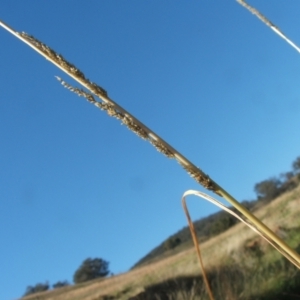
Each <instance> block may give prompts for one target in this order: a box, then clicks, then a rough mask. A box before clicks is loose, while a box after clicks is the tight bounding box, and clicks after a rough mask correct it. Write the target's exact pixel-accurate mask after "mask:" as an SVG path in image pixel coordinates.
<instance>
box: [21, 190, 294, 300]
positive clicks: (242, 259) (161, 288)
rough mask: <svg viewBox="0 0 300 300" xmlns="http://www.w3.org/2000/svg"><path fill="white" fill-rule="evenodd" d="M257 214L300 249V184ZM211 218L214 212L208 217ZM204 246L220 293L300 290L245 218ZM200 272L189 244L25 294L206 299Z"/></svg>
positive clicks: (64, 298)
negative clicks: (119, 269)
mask: <svg viewBox="0 0 300 300" xmlns="http://www.w3.org/2000/svg"><path fill="white" fill-rule="evenodd" d="M255 215H256V216H258V217H259V218H260V219H262V220H263V221H264V222H265V223H266V224H267V225H268V226H270V227H271V228H272V229H273V230H274V231H275V232H276V233H277V234H278V235H280V236H281V237H282V238H283V239H285V240H286V241H287V242H288V243H289V244H290V245H291V246H292V247H293V248H295V249H297V251H298V250H299V251H300V218H299V215H300V186H299V185H298V186H297V188H295V189H293V190H291V191H289V192H286V193H284V194H282V195H281V196H279V197H277V198H276V199H275V200H274V201H272V202H270V203H268V204H266V205H264V206H262V207H261V208H259V209H257V210H256V211H255ZM210 218H214V217H208V218H206V219H207V220H210ZM199 226H200V225H199ZM201 249H202V255H203V259H204V263H205V266H206V269H207V270H208V272H209V278H210V282H211V286H212V289H213V293H214V295H215V297H216V299H232V300H234V299H275V298H274V297H275V296H274V295H276V299H285V300H287V299H296V298H293V296H292V295H295V294H296V295H298V297H299V295H300V272H299V270H297V269H296V268H295V267H294V266H293V265H291V264H290V263H289V262H287V261H286V260H285V259H284V258H282V256H281V255H280V254H278V253H277V252H276V251H275V250H273V248H272V247H271V246H269V245H268V244H267V243H266V242H265V241H263V240H262V239H261V238H259V237H257V236H256V234H255V233H254V232H253V231H251V230H249V229H248V228H247V227H246V226H245V225H244V224H240V223H238V224H235V225H233V226H232V227H231V228H229V229H228V230H226V231H225V232H223V233H221V234H218V235H216V236H214V237H212V238H210V239H207V240H206V241H204V242H202V243H201ZM199 273H200V271H199V267H198V263H197V259H196V256H195V252H194V249H193V248H188V249H185V250H182V251H180V252H178V253H176V254H174V255H172V256H169V257H167V258H164V259H160V260H158V261H156V262H153V263H149V264H147V265H144V266H140V267H136V268H135V269H133V270H131V271H129V272H127V273H124V274H119V275H116V276H113V277H110V278H106V279H101V280H94V281H90V282H86V283H84V284H80V285H76V286H69V287H63V288H60V289H57V290H53V291H48V292H44V293H41V294H33V295H31V296H28V297H25V298H23V299H26V300H33V299H39V300H71V299H72V300H74V299H76V300H109V299H110V300H113V299H119V300H125V299H126V300H127V299H132V300H134V299H135V300H143V299H154V298H153V297H154V295H156V298H157V299H166V300H167V299H174V300H175V299H178V300H179V299H192V294H196V295H197V296H196V297H195V298H194V299H206V298H205V296H204V295H205V291H204V289H203V287H202V281H201V276H199ZM253 274H255V276H253ZM179 295H181V296H179ZM224 295H226V297H225V296H224ZM280 295H281V296H280ZM280 297H282V298H280Z"/></svg>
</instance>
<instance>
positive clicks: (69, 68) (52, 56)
mask: <svg viewBox="0 0 300 300" xmlns="http://www.w3.org/2000/svg"><path fill="white" fill-rule="evenodd" d="M0 26H2V27H3V28H4V29H6V30H7V31H9V32H10V33H11V34H13V35H14V36H16V37H17V38H18V39H20V40H21V41H22V42H24V43H26V44H27V45H29V46H30V47H31V48H33V49H34V50H35V51H37V52H38V53H39V54H41V55H42V56H43V57H45V58H46V59H47V60H49V61H50V62H52V63H53V64H54V65H56V66H57V67H59V68H60V69H61V70H62V71H64V72H65V73H66V74H68V75H69V76H71V77H72V78H73V79H74V80H76V81H77V82H78V83H80V84H81V85H82V86H83V87H85V88H86V89H87V90H89V91H90V92H91V93H92V94H94V95H95V96H97V97H98V98H99V99H100V100H101V101H102V102H98V101H96V100H95V99H94V97H93V96H92V95H91V94H89V93H87V92H85V91H83V90H80V89H78V88H74V87H72V86H71V85H69V84H67V83H66V82H65V81H64V80H62V79H60V78H58V79H59V80H60V81H61V83H62V84H63V85H64V86H65V87H66V88H68V89H69V90H71V91H73V92H75V93H76V94H78V95H79V96H83V97H85V98H86V99H87V100H88V101H89V102H90V103H92V104H94V105H95V106H97V107H98V108H100V109H102V110H105V111H106V112H107V113H108V114H109V115H110V116H112V117H115V118H117V119H119V120H121V122H122V123H123V124H125V125H126V126H127V127H128V128H129V129H130V130H131V131H133V132H134V133H136V134H137V135H138V136H140V137H141V138H143V139H144V140H147V141H148V142H150V143H151V144H152V145H153V146H154V147H155V148H156V149H157V150H158V151H159V152H161V153H163V154H164V155H165V156H167V157H168V158H172V159H175V160H176V161H177V162H178V163H179V164H180V165H181V166H182V167H183V168H184V169H185V170H186V171H187V173H188V174H189V175H190V176H191V177H192V178H194V179H195V180H196V181H197V182H198V183H199V184H201V185H202V186H203V187H204V188H206V189H207V190H211V191H213V192H214V193H216V194H217V195H219V196H222V197H223V198H225V199H226V200H227V201H228V202H229V203H230V204H231V205H232V206H234V207H235V208H236V209H237V210H238V211H239V212H240V213H241V214H242V215H244V216H245V217H246V218H247V219H248V220H249V221H250V222H251V223H252V224H253V225H254V226H255V227H256V228H257V229H258V230H259V231H260V232H263V234H264V235H265V236H267V237H268V238H269V239H271V240H273V241H274V243H275V244H276V245H277V246H278V247H279V248H281V249H282V251H283V253H285V256H286V257H287V258H288V259H289V260H290V261H291V262H292V263H293V264H295V265H296V266H297V267H298V268H300V256H299V254H298V253H297V252H296V251H294V250H293V249H291V248H290V247H289V246H288V245H287V244H286V243H285V242H284V241H283V240H282V239H280V238H279V237H278V236H277V235H276V234H275V233H274V232H272V231H271V230H270V229H269V228H268V227H267V226H266V225H265V224H263V223H262V222H261V221H260V220H259V219H257V218H256V217H255V216H254V215H253V214H252V213H251V212H249V211H248V210H247V209H246V208H245V207H244V206H242V205H241V204H240V203H239V202H238V201H237V200H236V199H234V198H233V197H232V196H231V195H230V194H229V193H228V192H227V191H226V190H225V189H223V188H222V187H221V186H219V185H218V184H217V183H216V182H215V181H213V180H212V179H211V178H210V177H209V176H208V175H207V174H205V173H204V172H203V171H202V170H201V169H199V168H198V167H197V166H196V165H194V164H193V163H192V162H191V161H189V160H188V159H187V158H186V157H185V156H183V155H182V154H181V153H180V152H179V151H177V150H176V149H175V148H173V147H172V146H171V145H170V144H168V143H167V142H166V141H165V140H163V139H162V138H161V137H160V136H159V135H157V134H156V133H155V132H153V131H152V130H151V129H150V128H148V127H147V126H146V125H144V124H143V123H142V122H140V121H139V120H138V119H136V118H135V117H134V116H133V115H131V114H130V113H129V112H127V111H126V110H125V109H124V108H122V107H121V106H120V105H118V104H117V103H116V102H114V101H113V100H112V99H111V98H109V97H108V94H107V92H106V91H105V90H104V89H103V88H102V87H100V86H99V85H97V84H95V83H93V82H91V81H90V80H88V79H87V78H86V77H85V75H84V74H83V73H82V72H81V71H80V70H79V69H78V68H77V67H76V66H74V65H73V64H71V63H69V62H68V61H67V60H65V59H64V58H63V56H62V55H59V54H57V53H56V52H55V51H54V50H52V49H51V48H50V47H49V46H47V45H45V44H43V43H42V42H40V41H39V40H37V39H36V38H34V37H33V36H30V35H28V34H26V33H24V32H22V33H18V32H16V31H14V30H13V29H12V28H11V27H9V26H8V25H6V24H5V23H3V22H2V21H1V20H0ZM103 102H104V103H103Z"/></svg>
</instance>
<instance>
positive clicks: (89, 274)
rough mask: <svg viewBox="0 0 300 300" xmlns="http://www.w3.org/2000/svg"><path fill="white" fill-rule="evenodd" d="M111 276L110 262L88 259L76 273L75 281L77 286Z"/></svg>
mask: <svg viewBox="0 0 300 300" xmlns="http://www.w3.org/2000/svg"><path fill="white" fill-rule="evenodd" d="M108 274H109V270H108V262H107V261H105V260H103V259H102V258H94V259H91V258H87V259H86V260H84V261H83V263H82V264H81V266H80V267H79V268H78V270H77V271H76V272H75V274H74V276H73V281H74V283H75V284H77V283H82V282H86V281H89V280H93V279H96V278H99V277H105V276H107V275H108Z"/></svg>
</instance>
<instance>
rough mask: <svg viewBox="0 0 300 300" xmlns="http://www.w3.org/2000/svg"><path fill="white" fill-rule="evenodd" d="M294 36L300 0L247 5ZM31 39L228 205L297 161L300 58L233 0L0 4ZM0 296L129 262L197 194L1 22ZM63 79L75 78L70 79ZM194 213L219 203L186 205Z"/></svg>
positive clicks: (175, 221) (174, 167)
mask: <svg viewBox="0 0 300 300" xmlns="http://www.w3.org/2000/svg"><path fill="white" fill-rule="evenodd" d="M251 4H253V5H254V6H255V7H257V8H259V9H260V10H261V11H262V12H263V13H264V14H265V15H266V16H268V17H269V18H270V19H271V20H272V21H273V22H274V23H275V24H277V25H278V26H279V27H280V28H281V29H282V30H283V31H284V32H285V33H286V34H287V35H288V36H289V37H291V38H292V39H294V40H295V42H296V43H297V42H298V43H300V36H299V28H300V19H299V11H300V2H299V1H296V0H293V1H289V2H288V3H287V2H286V1H279V0H277V1H258V0H256V1H254V0H252V1H251ZM0 19H1V20H3V21H4V22H6V23H8V24H9V25H11V26H12V27H13V28H14V29H16V30H17V31H25V32H27V33H29V34H32V35H34V36H35V37H37V38H39V39H40V40H42V41H43V42H45V43H46V44H48V45H49V46H51V47H52V48H53V49H55V50H56V51H57V52H59V53H61V54H63V55H64V57H66V58H67V59H68V60H69V61H71V62H72V63H74V64H76V65H77V66H78V67H79V68H80V69H81V70H82V71H83V72H84V73H85V74H86V76H87V77H88V78H90V79H91V80H92V81H95V82H97V83H98V84H99V85H101V86H103V87H104V88H105V89H106V90H107V91H108V93H109V96H110V97H111V98H112V99H114V100H115V101H116V102H117V103H119V104H120V105H121V106H123V107H124V108H125V109H127V110H128V111H130V112H131V113H132V114H133V115H135V116H136V117H137V118H138V119H140V120H141V121H142V122H144V123H145V124H146V125H147V126H148V127H150V128H152V129H153V130H154V131H155V132H157V133H158V134H159V135H161V136H162V137H163V138H164V139H165V140H166V141H168V142H169V143H170V144H171V145H173V147H175V148H176V149H178V150H179V151H180V152H182V153H183V154H184V155H185V156H186V157H188V158H189V159H190V160H191V161H193V162H194V163H195V164H196V165H197V166H199V167H200V168H202V169H203V170H204V171H205V172H206V173H208V174H209V175H210V176H211V177H212V178H213V179H214V180H215V181H217V182H218V183H219V184H220V185H222V186H223V187H224V188H226V189H227V190H228V191H229V192H230V193H231V194H232V195H234V196H235V197H236V198H237V199H238V200H241V201H242V200H250V199H254V198H255V194H254V191H253V186H254V184H255V183H257V182H259V181H262V180H264V179H268V178H269V177H271V176H276V175H278V174H279V173H281V172H284V171H289V170H290V169H291V163H292V161H293V160H294V159H295V158H296V157H297V156H298V155H300V147H299V146H300V139H299V128H300V117H299V114H300V94H299V79H300V56H299V54H298V53H297V52H296V51H295V50H293V49H292V48H291V47H290V46H288V45H287V44H286V43H285V42H284V41H283V40H281V39H280V38H279V37H278V36H276V35H275V34H274V33H273V32H272V31H271V30H270V29H269V28H267V27H266V26H265V25H264V24H263V23H262V22H260V21H259V20H258V19H257V18H256V17H254V16H253V15H251V14H250V13H249V12H248V11H246V10H245V9H244V8H242V7H241V6H240V5H239V4H237V3H236V2H235V1H234V0H231V1H223V0H216V1H208V0H206V1H205V0H201V1H200V0H198V1H195V0H191V1H170V0H165V1H160V0H153V1H138V0H130V1H115V0H109V1H79V0H73V1H57V0H56V1H32V0H27V1H2V3H1V15H0ZM0 42H1V47H0V68H1V72H0V99H1V100H0V146H1V147H0V240H1V247H0V254H1V255H0V265H1V272H0V285H1V288H0V299H3V300H12V299H15V298H18V297H20V296H22V294H23V293H24V292H25V289H26V287H27V286H28V285H35V284H36V283H38V282H45V281H47V280H48V281H49V283H50V284H53V283H55V282H57V281H59V280H68V281H69V282H72V276H73V274H74V272H75V270H76V269H77V268H78V267H79V265H80V264H81V262H82V261H83V260H84V259H86V258H87V257H92V258H93V257H101V258H104V259H106V260H108V261H109V262H110V269H111V271H112V272H114V273H119V272H124V271H126V270H128V269H129V268H130V267H131V266H132V265H133V264H134V263H135V262H136V261H137V260H139V259H140V258H141V257H142V256H144V255H145V254H146V253H147V252H149V251H150V250H151V249H152V248H154V247H155V246H157V245H158V244H160V243H161V242H162V241H163V240H164V239H165V238H166V237H168V236H169V235H171V234H173V233H175V232H176V231H178V230H179V229H181V228H182V227H184V226H186V219H185V216H184V214H183V211H182V208H181V204H180V200H181V195H182V194H183V193H184V191H185V190H187V189H191V188H192V189H199V190H202V191H203V188H202V187H201V186H199V185H198V184H197V183H195V182H194V181H193V180H192V179H191V178H190V177H189V176H188V175H187V174H186V173H185V172H184V171H183V169H182V168H181V167H180V166H179V165H178V164H177V163H176V162H175V161H172V160H168V159H166V158H165V157H164V156H163V155H161V154H160V153H158V152H157V151H156V150H155V149H154V148H153V147H152V146H151V145H150V144H148V143H146V142H144V141H142V140H141V139H139V138H138V137H137V136H136V135H134V134H133V133H132V132H130V131H129V130H128V129H127V128H126V127H124V126H121V125H120V123H118V121H117V120H115V119H112V118H110V117H108V116H107V115H106V114H105V113H104V112H101V111H100V110H98V109H96V108H95V107H94V106H92V105H91V104H89V103H88V102H86V101H85V100H84V99H82V98H79V97H77V96H76V95H74V94H72V93H70V92H69V91H67V90H66V89H64V88H63V87H62V86H61V85H60V84H59V83H58V82H57V81H56V80H55V78H54V76H55V75H58V76H60V77H62V78H63V79H66V80H69V79H68V77H67V76H66V75H64V74H63V73H62V72H61V71H60V70H58V69H57V68H56V67H55V66H53V65H51V64H50V63H49V62H48V61H46V60H45V59H44V58H42V57H40V56H39V55H38V54H37V53H35V52H34V51H33V50H32V49H30V48H29V47H28V46H26V45H25V44H23V43H21V42H20V41H19V40H17V39H16V38H15V37H13V36H12V35H10V34H9V33H8V32H6V31H5V30H4V29H2V28H0ZM69 81H70V82H72V80H69ZM190 207H191V210H192V215H193V217H194V218H195V219H198V218H200V217H203V216H206V215H208V214H210V213H212V212H215V211H216V210H217V209H216V208H214V207H213V206H212V205H211V204H209V203H205V202H199V201H198V199H196V198H195V199H191V200H190Z"/></svg>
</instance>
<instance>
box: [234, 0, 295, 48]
mask: <svg viewBox="0 0 300 300" xmlns="http://www.w3.org/2000/svg"><path fill="white" fill-rule="evenodd" d="M236 1H237V2H238V3H239V4H241V5H242V6H243V7H245V8H246V9H248V10H249V11H250V12H251V13H252V14H254V15H255V16H256V17H258V18H259V19H260V20H261V21H262V22H263V23H265V24H266V25H267V26H268V27H270V28H271V29H272V30H273V31H274V32H275V33H276V34H278V35H279V36H280V37H281V38H282V39H284V40H285V41H286V42H287V43H288V44H290V45H291V46H292V47H293V48H294V49H296V50H297V51H298V52H299V53H300V48H299V47H298V46H297V45H296V44H295V43H294V42H293V41H291V40H290V39H289V38H288V37H287V36H286V35H285V34H284V33H283V32H282V31H281V30H280V29H279V28H278V27H277V26H276V25H275V24H273V23H272V22H271V21H270V20H269V19H267V18H266V17H265V16H264V15H263V14H262V13H260V12H259V11H258V10H257V9H256V8H254V7H252V6H251V5H249V4H248V3H247V2H246V1H245V0H236Z"/></svg>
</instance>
